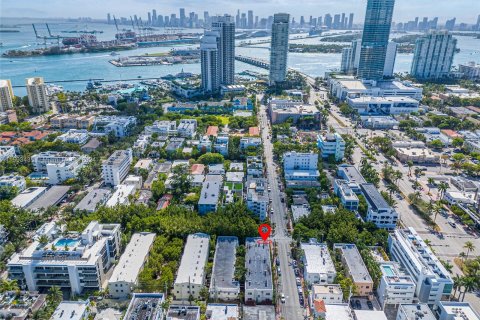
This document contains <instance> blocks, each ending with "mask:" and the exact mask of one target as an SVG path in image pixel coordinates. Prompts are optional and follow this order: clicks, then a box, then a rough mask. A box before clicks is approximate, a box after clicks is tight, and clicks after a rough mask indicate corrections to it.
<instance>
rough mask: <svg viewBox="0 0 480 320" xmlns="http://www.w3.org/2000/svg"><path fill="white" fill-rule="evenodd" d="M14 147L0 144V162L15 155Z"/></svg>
mask: <svg viewBox="0 0 480 320" xmlns="http://www.w3.org/2000/svg"><path fill="white" fill-rule="evenodd" d="M15 156H16V154H15V147H13V146H0V162H2V161H5V160H7V159H8V158H13V157H15Z"/></svg>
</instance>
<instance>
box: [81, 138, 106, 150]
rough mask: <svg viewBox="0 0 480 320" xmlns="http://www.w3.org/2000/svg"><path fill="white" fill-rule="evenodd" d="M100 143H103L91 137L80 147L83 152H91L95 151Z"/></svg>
mask: <svg viewBox="0 0 480 320" xmlns="http://www.w3.org/2000/svg"><path fill="white" fill-rule="evenodd" d="M102 145H103V143H102V142H101V141H100V140H98V139H97V138H92V139H90V141H88V142H87V143H86V144H84V145H83V146H82V147H81V148H80V149H81V150H82V151H83V152H85V153H92V152H93V151H96V150H97V149H98V148H100V147H101V146H102Z"/></svg>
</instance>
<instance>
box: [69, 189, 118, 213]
mask: <svg viewBox="0 0 480 320" xmlns="http://www.w3.org/2000/svg"><path fill="white" fill-rule="evenodd" d="M111 195H112V192H111V191H110V190H108V189H93V190H92V191H90V192H89V193H88V194H87V195H86V196H85V197H83V199H82V200H80V202H79V203H78V204H77V205H76V206H75V208H74V209H73V210H74V211H87V212H94V211H95V210H97V209H98V207H99V206H101V205H104V204H105V203H106V202H107V201H108V199H110V197H111Z"/></svg>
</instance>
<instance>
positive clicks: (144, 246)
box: [108, 232, 155, 299]
mask: <svg viewBox="0 0 480 320" xmlns="http://www.w3.org/2000/svg"><path fill="white" fill-rule="evenodd" d="M154 240H155V233H148V232H141V233H134V234H133V235H132V238H131V239H130V242H129V243H128V245H127V247H126V248H125V251H124V253H123V254H122V256H121V257H120V260H119V261H118V264H117V265H116V266H115V269H114V270H113V273H112V276H111V277H110V280H108V293H109V294H110V295H111V296H112V297H113V298H120V299H125V298H127V297H128V296H130V294H131V293H132V291H133V289H134V288H135V287H136V286H137V285H138V275H139V274H140V272H141V271H142V269H143V266H144V265H145V263H146V261H147V258H148V253H149V251H150V249H151V248H152V246H153V241H154Z"/></svg>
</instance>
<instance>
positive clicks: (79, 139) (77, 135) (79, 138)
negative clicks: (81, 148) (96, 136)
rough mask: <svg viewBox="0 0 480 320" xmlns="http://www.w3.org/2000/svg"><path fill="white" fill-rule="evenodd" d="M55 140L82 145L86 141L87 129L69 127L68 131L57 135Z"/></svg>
mask: <svg viewBox="0 0 480 320" xmlns="http://www.w3.org/2000/svg"><path fill="white" fill-rule="evenodd" d="M57 140H60V141H63V142H66V143H73V144H80V145H84V144H85V143H87V141H88V131H87V130H85V129H70V130H68V132H66V133H64V134H62V135H60V136H58V137H57Z"/></svg>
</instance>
